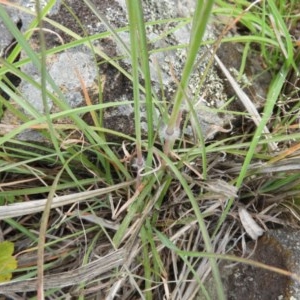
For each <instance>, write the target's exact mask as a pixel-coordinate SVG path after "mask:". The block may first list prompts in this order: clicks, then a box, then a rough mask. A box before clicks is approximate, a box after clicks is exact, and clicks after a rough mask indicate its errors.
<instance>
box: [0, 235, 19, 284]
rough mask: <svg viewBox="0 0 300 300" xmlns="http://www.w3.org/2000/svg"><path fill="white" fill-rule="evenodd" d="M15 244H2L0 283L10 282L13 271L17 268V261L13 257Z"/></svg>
mask: <svg viewBox="0 0 300 300" xmlns="http://www.w3.org/2000/svg"><path fill="white" fill-rule="evenodd" d="M13 252H14V244H13V243H12V242H7V241H6V242H2V243H0V282H6V281H9V280H10V279H11V277H12V271H13V270H15V269H16V268H17V260H16V259H15V258H14V257H13V256H12V254H13Z"/></svg>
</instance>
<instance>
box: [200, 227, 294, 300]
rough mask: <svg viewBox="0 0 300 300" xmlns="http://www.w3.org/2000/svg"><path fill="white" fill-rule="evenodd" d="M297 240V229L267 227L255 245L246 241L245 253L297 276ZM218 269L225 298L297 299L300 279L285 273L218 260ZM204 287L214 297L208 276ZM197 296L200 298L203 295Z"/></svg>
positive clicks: (254, 299) (251, 257) (251, 299)
mask: <svg viewBox="0 0 300 300" xmlns="http://www.w3.org/2000/svg"><path fill="white" fill-rule="evenodd" d="M299 241H300V232H299V231H298V230H293V229H290V228H283V229H277V230H270V231H268V232H267V233H266V234H265V235H264V236H263V237H261V238H259V239H258V241H257V245H255V243H254V242H249V243H248V244H247V249H248V252H247V253H246V256H247V257H248V255H250V257H249V258H250V259H251V260H255V261H258V262H261V263H264V264H267V265H270V266H274V267H277V268H280V269H283V270H286V271H289V272H292V273H296V274H297V275H298V277H300V255H299V253H300V242H299ZM251 254H253V255H251ZM230 265H231V266H230ZM220 270H221V276H222V281H223V285H224V288H225V291H226V293H227V295H226V298H227V299H228V300H240V299H245V300H269V299H278V300H291V299H300V282H298V281H296V280H293V279H291V278H289V277H287V276H284V275H280V274H278V273H275V272H273V271H268V270H265V269H261V268H258V267H254V266H251V265H246V264H242V263H239V264H234V265H233V264H232V262H227V261H222V262H221V264H220ZM206 286H207V287H208V290H209V292H210V295H211V296H212V295H214V296H216V295H215V294H214V293H215V291H214V290H215V289H214V282H213V280H212V279H211V278H210V279H209V280H208V282H207V285H206ZM214 296H213V297H214ZM197 299H198V300H201V299H202V297H201V296H199V297H198V298H197ZM213 299H214V298H213Z"/></svg>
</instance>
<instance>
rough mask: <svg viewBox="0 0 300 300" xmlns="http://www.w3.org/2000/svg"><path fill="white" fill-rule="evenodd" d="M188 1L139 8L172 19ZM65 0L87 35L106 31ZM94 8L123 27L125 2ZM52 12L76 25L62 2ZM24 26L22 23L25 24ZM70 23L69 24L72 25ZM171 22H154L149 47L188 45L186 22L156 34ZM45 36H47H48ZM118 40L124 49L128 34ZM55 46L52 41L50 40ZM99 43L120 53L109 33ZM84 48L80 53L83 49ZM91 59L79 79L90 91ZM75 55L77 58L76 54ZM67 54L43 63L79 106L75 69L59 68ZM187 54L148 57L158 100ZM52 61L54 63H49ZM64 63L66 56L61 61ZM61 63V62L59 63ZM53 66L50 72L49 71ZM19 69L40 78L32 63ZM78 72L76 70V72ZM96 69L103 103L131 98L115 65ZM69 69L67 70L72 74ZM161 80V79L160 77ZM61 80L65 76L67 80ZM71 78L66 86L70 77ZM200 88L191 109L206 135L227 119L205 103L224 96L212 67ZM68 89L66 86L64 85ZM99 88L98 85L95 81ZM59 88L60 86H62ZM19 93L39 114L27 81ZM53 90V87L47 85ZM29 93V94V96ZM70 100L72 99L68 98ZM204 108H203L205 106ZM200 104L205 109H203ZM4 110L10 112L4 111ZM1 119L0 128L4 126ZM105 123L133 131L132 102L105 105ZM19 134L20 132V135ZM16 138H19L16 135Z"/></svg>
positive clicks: (170, 90) (197, 76)
mask: <svg viewBox="0 0 300 300" xmlns="http://www.w3.org/2000/svg"><path fill="white" fill-rule="evenodd" d="M23 1H25V0H23ZM22 3H23V5H25V6H28V5H29V4H30V1H27V2H26V1H25V2H22ZM191 3H193V2H191V1H187V5H186V6H183V5H182V3H180V4H179V3H177V1H158V2H157V1H150V0H149V1H145V2H144V9H145V19H146V21H151V20H156V19H161V18H176V17H183V16H187V14H189V13H190V11H192V9H193V6H192V4H191ZM67 4H68V5H69V6H70V8H72V9H73V10H74V12H75V14H76V15H77V16H78V18H79V19H80V20H81V22H82V23H83V25H84V26H85V28H86V29H87V31H88V34H90V35H91V34H95V33H96V32H104V31H106V27H105V26H104V24H102V23H101V22H100V21H99V19H98V18H96V17H95V16H94V15H93V14H92V12H91V11H90V10H89V9H88V8H87V7H86V6H85V5H84V4H82V1H79V0H75V1H67ZM95 5H96V7H97V8H98V9H99V11H100V12H101V13H102V14H103V15H105V16H106V18H107V19H108V21H109V22H110V23H111V24H112V25H113V26H115V27H116V28H119V27H122V26H125V25H126V24H127V19H126V11H125V4H124V1H118V3H117V2H114V1H109V2H106V1H105V3H103V1H99V0H98V1H95ZM56 12H57V13H54V14H53V15H52V16H51V18H52V19H53V20H55V21H59V22H61V24H62V25H64V24H65V25H66V26H69V28H71V29H73V30H74V29H75V30H76V29H77V28H78V25H76V26H75V25H74V23H76V22H75V21H74V18H73V16H72V15H70V14H68V13H67V12H66V9H65V7H64V6H61V8H60V10H59V11H57V10H56ZM20 16H21V18H24V16H23V15H20ZM28 23H29V22H28V21H26V22H24V21H23V26H22V30H26V26H28ZM24 24H25V26H24ZM73 25H74V26H73ZM175 25H177V24H162V25H156V26H152V27H147V28H148V37H149V47H150V48H151V49H160V48H164V47H167V46H174V45H178V44H187V43H188V40H189V31H190V28H189V26H188V25H185V26H181V28H179V29H177V30H175V31H174V32H170V33H169V34H168V35H167V36H166V37H165V38H161V35H163V34H164V32H165V31H166V30H170V29H171V30H174V28H175ZM48 27H49V28H50V29H53V28H52V27H51V26H48ZM78 31H79V32H78V34H82V30H81V29H78ZM212 31H213V28H210V29H209V30H208V31H207V33H206V39H208V38H213V37H214V35H213V33H212ZM56 32H58V34H61V36H62V37H63V39H64V41H65V42H68V41H70V40H71V39H70V37H67V36H66V34H63V33H61V32H59V31H58V30H57V29H56ZM47 35H48V34H46V36H47ZM120 35H121V38H122V39H123V41H124V42H125V43H126V44H127V47H129V36H128V33H127V32H122V33H120ZM51 37H52V39H50V38H47V41H48V42H47V47H51V40H52V41H53V35H51ZM52 43H53V45H52V46H55V45H56V44H55V43H56V42H52ZM31 44H32V47H36V45H37V44H38V40H37V38H36V37H33V38H32V40H31ZM96 44H97V47H100V49H101V50H102V51H103V52H104V53H106V54H107V55H108V56H110V57H114V56H116V55H121V54H124V52H123V50H122V49H121V47H120V46H119V45H118V44H117V43H115V42H114V40H113V39H112V38H110V37H107V38H105V39H103V40H100V41H97V42H95V45H96ZM80 51H81V50H77V49H73V50H72V60H73V61H80V60H81V58H80V56H82V53H80ZM205 51H207V49H203V51H202V53H200V54H199V57H200V55H203V54H204V52H205ZM87 52H88V51H86V52H85V53H87ZM86 55H90V58H87V57H85V58H84V59H85V60H86V61H89V62H88V65H89V67H87V68H86V69H88V68H90V71H89V75H87V77H84V78H83V79H84V81H86V80H87V82H86V84H85V85H86V87H87V90H88V92H90V89H93V92H94V86H93V84H91V85H90V84H89V82H93V81H96V79H95V75H96V67H94V68H93V66H92V64H93V63H92V54H91V53H90V54H86ZM76 56H78V58H76ZM66 57H67V56H66V54H64V53H58V54H55V55H53V56H52V57H51V58H49V61H52V62H49V64H47V70H48V72H49V73H50V74H51V75H52V77H53V78H54V80H55V82H56V84H57V86H58V87H59V88H60V89H61V91H63V92H64V95H65V98H66V100H67V102H68V104H69V106H70V107H75V106H82V105H84V103H85V101H84V99H83V97H82V91H81V88H82V87H81V86H80V84H79V82H78V80H76V79H75V77H76V76H74V75H72V74H74V72H73V71H72V70H70V69H71V67H70V66H68V67H67V68H66V67H65V66H63V62H62V60H64V59H65V58H66ZM185 58H186V51H185V49H177V50H172V51H168V52H153V53H152V54H151V55H150V68H151V75H152V80H153V90H154V92H155V94H156V100H157V101H161V100H163V101H167V102H170V101H171V100H172V97H173V96H174V93H175V91H176V88H177V84H176V80H179V79H180V74H181V72H182V69H183V64H184V61H185ZM53 61H56V63H53ZM66 61H67V60H66ZM60 62H61V64H60ZM94 65H95V64H94ZM121 65H122V67H123V68H124V69H125V70H126V71H127V72H130V69H131V66H130V61H129V60H128V59H124V61H123V62H121ZM205 67H206V63H203V64H200V65H199V67H198V69H197V70H196V71H195V72H194V73H193V75H192V77H191V81H190V85H189V91H187V93H188V95H189V97H190V98H191V99H192V98H193V97H194V95H195V93H196V92H197V89H198V85H199V82H200V80H201V75H202V74H203V72H204V71H205ZM59 68H62V70H63V72H59ZM77 68H79V69H80V68H81V66H77ZM55 69H56V70H57V71H55V72H54V70H55ZM22 71H24V72H25V73H26V74H28V75H29V76H30V77H32V78H34V79H35V81H37V82H38V81H39V80H40V75H39V74H38V73H37V70H35V69H34V68H32V65H30V64H29V65H26V66H24V67H22ZM79 71H80V72H81V70H79ZM98 72H99V73H100V74H101V76H102V78H104V88H103V91H102V92H103V101H104V102H109V101H124V100H131V99H132V87H131V82H130V80H129V79H128V78H126V76H124V75H123V74H122V73H120V72H119V71H118V70H117V69H116V68H115V67H113V66H111V65H110V64H108V63H105V64H103V62H101V60H100V67H99V70H98ZM71 73H72V74H71ZM160 78H162V81H161V80H160ZM65 80H68V81H69V83H67V82H66V81H65ZM71 80H72V81H74V82H73V83H72V84H70V81H71ZM204 84H205V89H203V93H205V95H206V97H205V99H204V98H202V97H200V98H199V97H197V98H196V99H194V100H193V101H194V102H197V105H195V106H194V107H195V110H196V113H197V115H198V118H199V120H198V121H199V122H200V124H201V125H202V129H203V132H204V136H205V137H211V136H213V134H214V132H215V126H217V127H218V126H219V127H222V126H224V124H226V118H221V117H219V116H218V114H216V113H214V112H212V111H210V109H209V107H208V106H209V105H210V103H212V102H213V104H214V105H216V106H217V107H218V106H219V105H221V104H223V103H224V101H225V99H226V95H225V94H224V93H222V82H221V80H220V79H219V77H218V76H217V75H216V72H215V71H214V69H212V70H211V71H209V72H208V75H207V76H206V81H205V83H204ZM66 86H68V88H66V89H65V87H66ZM99 86H100V85H99ZM62 87H64V88H62ZM19 91H20V92H21V93H22V94H23V97H24V99H26V101H29V102H30V103H31V104H32V106H33V107H35V108H36V109H37V111H38V112H42V111H43V105H42V102H41V97H40V93H39V92H38V91H37V90H36V88H33V87H32V86H31V85H30V84H29V83H27V82H22V83H21V84H20V86H19ZM49 91H50V92H52V89H51V88H50V89H49ZM29 95H30V97H29ZM162 95H165V96H164V97H165V98H164V99H162ZM69 101H71V103H70V102H69ZM49 105H50V107H52V104H51V101H50V100H49ZM205 107H206V108H205ZM203 108H204V109H203ZM185 109H187V110H188V105H187V104H185ZM155 112H156V114H157V115H156V119H157V120H159V119H160V118H161V115H159V113H158V110H156V111H155ZM6 114H9V112H8V111H7V112H6ZM9 119H11V117H4V118H3V120H5V121H6V120H9ZM1 123H2V128H3V127H5V126H3V125H7V124H3V121H2V122H1ZM104 126H105V127H107V128H109V129H113V130H115V131H118V132H119V131H121V132H123V133H126V134H128V135H134V118H133V108H132V107H131V106H128V105H126V106H120V107H115V108H109V109H106V110H105V112H104ZM142 128H143V130H144V135H146V134H147V122H146V113H145V110H144V109H142ZM4 133H5V132H3V130H2V132H0V134H4ZM185 133H187V134H189V135H192V127H191V124H190V125H189V126H188V127H187V128H186V130H185ZM21 136H22V135H21ZM37 136H38V135H36V134H34V135H33V136H32V138H30V135H29V133H28V131H27V132H26V139H27V138H28V139H29V140H36V137H37ZM19 137H20V136H19Z"/></svg>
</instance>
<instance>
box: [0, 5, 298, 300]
mask: <svg viewBox="0 0 300 300" xmlns="http://www.w3.org/2000/svg"><path fill="white" fill-rule="evenodd" d="M0 3H2V4H6V5H9V6H10V5H12V4H7V2H5V1H0ZM38 3H39V1H37V5H38ZM54 4H55V0H50V1H49V2H48V4H47V6H46V7H44V8H43V10H42V11H39V10H38V13H37V15H35V13H33V12H32V11H30V10H28V9H26V8H21V7H17V8H18V9H20V10H23V11H26V12H27V13H28V14H32V15H34V16H35V17H36V18H35V19H34V20H33V21H32V23H31V25H30V29H29V30H28V31H27V32H25V33H21V32H20V31H19V29H18V28H17V27H16V25H15V24H14V23H13V22H12V20H11V19H10V18H9V16H8V15H7V13H6V12H5V10H4V8H3V7H2V6H1V7H0V18H1V20H2V21H3V22H4V23H5V25H6V26H7V27H8V28H9V30H10V32H11V33H12V35H13V36H14V38H15V40H16V44H15V47H14V48H13V49H12V51H11V53H9V55H7V56H6V57H4V58H1V61H0V62H1V69H0V76H1V78H2V80H1V82H0V89H1V90H2V91H4V92H5V93H6V94H7V95H8V96H9V98H10V99H11V100H7V99H5V98H4V97H2V96H1V98H0V100H1V108H2V110H3V112H4V111H8V110H9V111H10V112H11V113H12V114H13V115H14V116H16V118H18V119H19V120H21V121H22V124H21V125H15V126H13V125H12V126H11V127H9V128H6V130H7V132H6V134H5V135H3V136H1V137H0V147H1V148H0V149H1V150H0V174H1V182H0V189H1V193H0V203H1V206H0V219H1V220H2V221H1V234H2V236H3V239H4V240H9V241H12V242H13V243H14V245H15V256H16V258H17V260H18V268H17V270H15V271H14V272H13V278H14V279H15V280H20V282H19V283H16V284H15V285H14V286H10V287H6V286H5V284H2V285H1V284H0V291H1V292H2V293H4V294H5V295H7V296H12V295H13V296H16V295H23V297H25V298H26V299H43V298H47V299H48V298H49V299H50V298H52V299H65V298H66V297H67V295H69V294H72V295H73V296H74V297H76V298H78V299H95V297H96V296H98V297H100V298H101V297H102V298H104V297H105V298H107V299H113V298H114V297H116V296H117V295H121V297H122V299H137V298H138V299H153V298H155V297H156V298H157V297H158V298H159V299H160V296H161V295H165V296H166V298H167V299H192V298H195V297H196V295H201V296H202V297H203V299H225V298H226V295H225V292H224V287H223V284H222V281H221V275H220V270H219V263H220V262H221V261H223V260H229V261H235V262H242V263H248V264H252V265H253V266H258V267H262V268H267V269H269V270H272V271H274V272H278V273H281V274H284V275H287V276H294V278H296V279H297V280H299V278H298V277H297V276H296V275H295V274H291V273H289V272H287V271H286V270H280V269H278V268H274V267H273V268H272V267H270V266H266V265H263V264H259V263H257V262H254V261H251V260H247V259H244V258H240V257H238V256H233V255H229V254H228V253H231V252H230V250H232V249H237V248H238V245H239V244H243V242H245V241H247V240H248V239H249V237H247V235H245V232H247V233H249V228H245V227H246V226H245V224H244V223H241V221H240V220H239V207H247V210H248V211H249V212H250V213H251V215H252V217H253V218H254V219H255V221H256V223H258V224H260V226H263V227H264V228H265V229H267V228H276V227H277V226H279V225H281V224H282V223H284V222H285V221H286V220H287V219H288V220H290V218H291V219H292V220H293V221H292V223H291V224H290V226H297V224H298V223H299V220H300V209H299V199H300V195H299V189H300V188H299V187H300V186H299V169H300V165H299V163H298V161H297V159H298V157H299V140H300V134H299V132H298V131H297V129H298V127H299V124H298V123H299V104H298V103H299V101H297V100H298V96H299V94H298V89H299V87H298V86H297V81H294V82H293V81H292V79H293V78H295V76H293V75H294V74H298V73H297V72H298V69H297V65H298V64H299V57H298V56H297V52H298V50H299V44H297V41H294V40H293V35H292V32H293V29H294V26H295V20H296V18H297V16H298V12H297V11H298V10H299V5H298V4H297V1H290V2H289V4H288V5H286V4H285V1H280V0H277V1H275V0H268V1H256V2H255V3H253V4H251V3H250V2H248V1H243V0H239V1H236V3H235V5H232V4H228V3H227V1H222V0H216V1H215V2H214V3H213V1H200V0H198V1H197V3H196V10H195V12H194V18H192V17H183V18H177V19H163V20H152V21H149V22H148V20H147V22H145V20H144V17H143V15H144V9H143V7H142V5H141V3H140V2H139V1H137V2H133V1H127V13H128V20H129V25H128V26H127V27H123V28H114V26H112V25H111V24H110V23H109V21H108V20H107V18H106V16H103V14H102V13H101V12H99V11H98V10H97V8H96V7H95V6H94V5H93V3H92V2H91V1H89V0H84V4H82V5H85V6H86V7H88V8H89V9H90V11H91V13H92V14H94V15H95V16H96V17H97V18H99V21H101V22H102V23H103V24H104V25H105V26H106V29H107V31H105V32H102V33H96V34H93V35H88V34H83V35H82V36H80V35H79V34H78V33H76V32H72V28H67V27H64V26H63V25H62V24H60V23H57V22H55V21H53V20H50V19H49V18H47V17H46V15H47V12H48V11H49V10H50V9H51V7H52V6H53V5H54ZM213 4H214V5H213ZM65 5H66V4H65ZM297 5H298V7H297ZM67 8H68V9H69V10H71V7H67ZM74 17H75V15H74ZM209 17H212V18H211V19H210V18H209ZM220 20H221V21H220ZM42 21H43V22H44V23H47V24H51V25H52V26H53V27H54V28H55V29H57V30H59V31H60V32H62V33H63V34H65V35H66V36H68V37H70V42H66V43H62V44H61V45H59V46H57V47H55V48H51V49H47V48H46V43H45V41H44V38H45V32H44V31H43V30H41V29H40V28H41V27H42V26H41V25H42V23H41V22H42ZM77 22H80V21H79V19H77ZM170 22H172V23H173V24H175V25H174V27H171V29H169V27H165V28H168V30H167V32H163V33H161V34H160V35H158V37H156V39H158V40H159V39H162V38H163V37H164V36H167V34H168V33H171V32H172V31H176V30H178V29H180V28H181V27H182V26H184V25H185V24H190V25H191V34H190V40H189V44H185V45H171V46H170V47H169V46H168V47H162V48H158V49H149V48H151V47H149V40H148V37H147V34H146V33H147V32H148V31H147V30H148V29H149V28H152V27H155V26H159V25H166V24H169V23H170ZM209 22H216V23H217V22H222V23H225V24H223V28H225V29H224V32H223V34H221V35H220V37H218V38H216V39H213V40H204V39H203V36H204V32H205V30H206V27H207V23H209ZM79 25H80V27H81V28H83V29H84V25H83V24H79ZM240 26H244V28H245V32H246V34H244V35H231V36H230V35H226V33H227V32H228V31H230V30H237V29H238V28H239V27H240ZM34 31H37V32H38V34H39V41H40V44H41V47H40V51H39V52H35V51H33V50H32V48H31V46H30V42H29V40H30V38H31V36H32V34H33V33H34ZM83 32H86V31H85V30H83ZM125 32H129V37H130V43H129V45H127V44H126V42H125V41H124V40H123V39H122V38H121V36H123V35H122V34H124V33H125ZM289 32H291V34H289ZM105 38H113V39H114V40H115V41H116V43H117V44H119V45H120V47H121V48H122V49H123V54H122V55H121V56H120V57H109V55H107V54H106V53H105V52H103V51H102V50H101V49H100V48H99V47H96V46H95V43H94V42H95V41H96V40H99V39H105ZM229 42H230V43H242V44H244V45H245V48H244V49H245V50H244V51H245V52H244V58H245V57H246V55H247V54H248V53H249V51H250V52H251V51H253V50H252V49H253V48H255V49H258V50H256V51H259V55H260V56H261V57H262V60H263V62H264V64H265V68H266V69H268V71H269V72H271V74H272V78H273V80H272V82H271V83H270V85H269V88H268V91H269V92H268V94H267V97H266V99H265V103H264V107H263V111H262V112H261V113H258V112H257V110H256V108H255V106H254V105H253V103H252V101H251V97H250V98H249V97H248V96H247V95H245V93H244V92H243V91H242V88H241V86H240V85H239V84H238V83H237V82H236V81H235V79H234V78H230V77H229V76H230V73H229V75H228V74H227V73H226V68H225V71H224V72H225V76H227V79H228V80H229V81H230V82H231V83H232V85H233V86H234V90H235V93H236V95H237V96H238V97H239V98H240V100H241V101H242V103H243V105H244V108H245V112H241V111H237V112H235V111H233V110H232V109H231V107H230V105H229V102H230V101H228V103H226V104H225V105H224V106H223V107H221V108H205V109H206V110H211V111H214V112H218V113H222V114H224V115H227V114H233V115H235V116H236V118H239V119H243V120H244V121H245V122H246V120H247V119H250V120H252V121H251V124H252V125H251V126H250V127H251V128H250V129H248V128H246V126H244V127H243V128H242V129H240V128H235V127H234V126H235V125H233V128H232V129H231V131H229V130H227V132H223V133H221V134H217V135H216V136H215V138H213V139H211V140H205V136H204V134H203V132H202V128H201V126H200V125H199V124H198V122H196V121H195V120H196V119H197V112H196V109H195V108H196V105H195V103H196V102H197V101H198V99H199V97H202V93H203V90H204V89H205V79H206V76H208V72H209V69H210V68H211V67H212V66H213V65H212V62H213V58H214V56H213V55H214V54H215V50H216V49H217V48H218V47H219V46H220V44H221V43H229ZM80 45H81V46H83V45H84V46H86V47H88V48H89V49H90V50H91V52H92V53H93V55H94V57H95V64H97V63H99V61H102V63H103V62H105V63H107V64H110V65H111V66H113V67H114V68H115V69H117V70H118V71H119V72H120V73H122V74H123V75H124V77H126V78H127V79H128V80H129V81H130V82H131V84H132V91H133V92H132V99H126V100H122V101H119V102H107V101H105V99H104V97H105V96H104V95H103V94H102V90H101V88H100V89H99V95H98V99H97V103H93V102H92V101H91V99H90V96H89V94H88V90H87V88H86V87H85V83H84V81H83V80H82V78H81V76H80V74H79V73H77V75H78V78H79V80H80V82H81V88H82V93H83V94H84V98H85V101H86V105H85V106H84V107H78V108H71V107H69V106H68V104H67V102H66V99H65V96H64V95H63V93H62V92H61V90H60V89H59V87H58V86H57V85H56V83H55V81H54V80H53V79H52V78H51V77H50V76H49V74H48V73H47V70H46V68H45V65H46V64H45V61H46V59H47V57H48V56H50V55H52V54H55V53H62V52H67V51H68V50H70V49H72V48H74V47H77V46H80ZM254 46H255V47H254ZM205 47H209V50H210V51H211V52H212V54H213V55H212V56H211V57H212V58H211V62H210V63H208V64H207V69H206V70H204V72H203V75H202V78H201V79H200V84H199V87H198V88H197V89H196V92H195V95H192V96H191V95H190V94H189V82H190V79H191V75H192V74H193V72H194V71H195V69H197V67H198V66H199V65H200V61H199V55H198V53H199V51H200V50H201V49H203V48H205ZM176 49H186V50H187V56H186V60H185V64H184V67H183V69H182V73H181V74H180V77H179V78H177V75H176V74H175V73H174V74H173V77H174V83H175V84H176V88H177V89H176V91H175V93H174V97H173V100H172V99H168V98H167V96H166V95H165V96H164V86H163V83H161V94H162V95H158V94H157V92H155V87H154V86H153V83H152V78H151V68H150V66H149V56H150V55H151V54H153V53H163V54H164V55H166V56H167V55H168V51H174V50H176ZM21 50H22V51H23V52H24V53H26V55H25V56H22V57H21V58H20V59H19V60H16V58H17V57H18V55H19V53H20V51H21ZM123 59H127V60H128V61H130V64H131V70H128V69H126V68H124V65H123V64H122V60H123ZM29 63H32V64H33V65H35V67H36V68H37V69H38V70H40V71H41V74H42V80H41V82H36V81H35V79H34V78H31V77H30V76H28V75H26V74H25V73H24V72H23V71H22V69H20V68H21V67H24V66H26V65H27V64H29ZM245 64H246V62H245V60H244V62H243V64H242V69H241V70H238V71H240V74H242V73H243V68H245ZM75 67H76V66H75ZM9 73H12V74H14V75H16V76H17V77H19V78H21V79H22V80H23V81H28V82H30V83H31V84H33V85H34V86H36V87H37V88H38V89H40V90H41V94H42V98H43V103H44V107H45V108H46V109H45V113H41V112H39V111H38V110H37V109H36V108H35V107H33V106H32V105H30V104H29V102H28V101H26V99H24V96H23V95H22V94H20V92H19V91H18V89H17V88H15V87H14V86H13V84H11V83H10V81H9V76H8V74H9ZM158 73H159V69H158ZM226 74H227V75H226ZM161 82H163V81H162V79H161ZM97 84H98V86H99V87H102V82H101V78H99V82H98V83H97ZM48 86H51V88H52V90H53V91H54V92H50V91H49V90H48V88H47V87H48ZM291 86H292V87H291ZM161 96H162V97H161ZM47 97H50V98H51V100H52V101H53V102H54V103H55V104H56V105H57V107H58V108H59V111H58V112H51V111H50V109H49V107H48V102H47ZM12 100H13V101H14V102H15V103H16V105H17V106H19V107H20V108H22V109H21V110H18V109H16V108H15V106H14V105H12ZM171 100H172V101H173V102H172V105H171V104H170V101H171ZM235 101H237V100H235ZM227 104H228V105H227ZM121 105H123V106H129V105H132V106H133V110H134V134H133V135H130V136H129V135H126V134H124V133H121V132H117V131H114V130H111V129H108V128H105V127H104V126H103V112H104V111H105V110H107V109H109V108H113V107H118V106H121ZM187 107H188V108H187ZM143 109H145V111H146V112H147V113H146V119H147V124H148V133H147V135H146V136H145V135H144V134H143V129H142V126H141V124H142V122H141V120H142V116H141V111H142V110H143ZM186 110H188V115H189V118H190V119H191V120H194V130H195V137H194V140H191V139H190V138H188V137H187V136H185V135H184V134H183V133H182V130H181V128H180V122H181V118H182V117H183V116H184V115H185V113H186ZM158 111H159V114H158ZM22 112H26V114H25V113H22ZM84 113H90V114H91V116H92V124H87V123H86V122H84V121H83V120H82V118H81V116H82V115H83V114H84ZM1 117H2V115H1ZM66 117H67V118H69V119H70V120H71V122H69V123H67V124H65V123H64V124H61V123H60V120H62V118H66ZM248 122H249V121H248ZM26 129H27V130H28V129H36V130H38V131H39V132H40V133H41V134H42V135H43V137H44V139H45V141H47V142H46V143H45V144H34V143H30V142H24V141H21V140H19V139H18V138H17V136H18V134H20V133H21V132H23V131H24V130H26ZM218 130H223V131H226V130H225V129H224V128H219V129H218ZM73 131H76V132H79V133H80V134H79V135H77V136H76V138H72V136H71V135H70V132H73ZM108 135H109V136H113V137H114V141H111V140H109V139H108V138H107V137H108ZM282 193H284V195H285V198H284V201H282ZM265 203H267V204H265ZM8 204H10V205H8ZM287 214H288V215H289V217H286V215H287ZM243 226H244V227H243ZM250 230H251V229H250ZM78 270H80V272H79V271H78ZM57 273H62V274H61V275H60V276H62V278H63V279H64V280H61V278H59V280H58V279H57V277H58V276H57V275H56V274H57ZM78 274H81V276H78ZM208 274H210V275H209V276H211V278H212V279H213V282H214V283H213V286H214V289H215V290H216V295H211V291H210V290H209V289H208V287H207V285H206V281H205V279H206V276H207V275H208ZM32 278H37V281H36V282H31V283H30V282H29V281H27V280H29V279H32ZM70 286H71V289H70ZM21 291H22V292H21ZM24 295H25V296H24Z"/></svg>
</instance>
